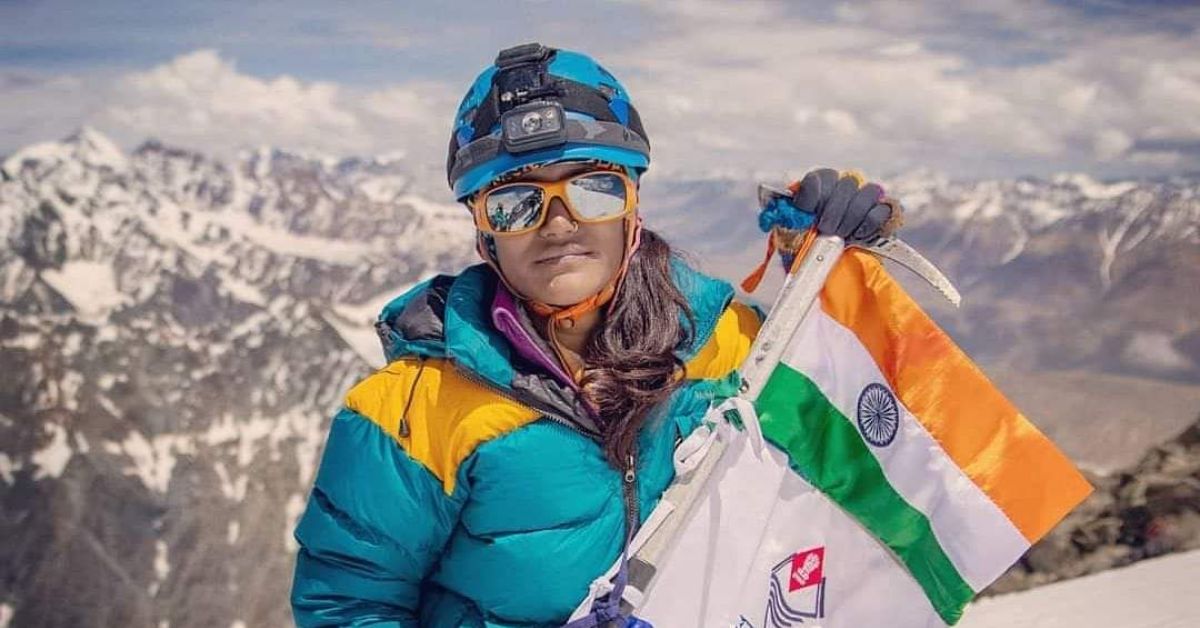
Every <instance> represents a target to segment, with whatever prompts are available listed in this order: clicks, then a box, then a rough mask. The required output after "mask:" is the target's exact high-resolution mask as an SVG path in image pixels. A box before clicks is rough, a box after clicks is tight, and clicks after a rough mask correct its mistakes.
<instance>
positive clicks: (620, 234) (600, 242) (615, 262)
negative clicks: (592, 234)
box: [595, 220, 625, 272]
mask: <svg viewBox="0 0 1200 628" xmlns="http://www.w3.org/2000/svg"><path fill="white" fill-rule="evenodd" d="M595 228H596V229H597V230H598V232H597V234H596V248H597V249H598V250H600V251H603V252H604V259H605V261H606V262H607V265H608V266H609V268H610V270H611V271H613V272H616V270H617V268H619V267H620V266H621V260H622V259H623V258H624V257H625V224H624V221H620V220H618V221H615V222H611V223H605V224H602V225H596V226H595Z"/></svg>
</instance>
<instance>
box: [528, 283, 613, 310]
mask: <svg viewBox="0 0 1200 628" xmlns="http://www.w3.org/2000/svg"><path fill="white" fill-rule="evenodd" d="M602 288H604V284H603V283H597V282H596V281H595V280H590V278H587V279H585V278H576V277H569V276H566V277H564V276H559V277H555V278H554V279H552V280H550V282H549V283H548V284H546V285H544V286H541V289H540V290H537V291H536V293H535V296H534V297H533V298H534V299H536V300H538V301H541V302H542V303H546V304H548V305H554V306H558V307H564V306H568V305H575V304H576V303H579V302H580V301H583V300H584V299H587V298H589V297H591V296H592V295H594V294H596V293H597V292H600V290H601V289H602Z"/></svg>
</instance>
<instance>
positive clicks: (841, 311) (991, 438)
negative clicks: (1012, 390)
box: [821, 249, 1092, 543]
mask: <svg viewBox="0 0 1200 628" xmlns="http://www.w3.org/2000/svg"><path fill="white" fill-rule="evenodd" d="M821 303H822V308H823V309H824V310H825V312H826V313H827V314H828V315H829V316H831V317H832V318H833V319H834V320H836V321H837V322H838V323H840V324H841V325H843V326H845V327H847V328H848V329H850V330H851V331H853V332H854V335H855V336H856V337H857V338H858V339H859V341H860V342H861V343H862V345H863V346H864V347H865V348H866V349H867V351H868V352H869V353H870V354H871V356H872V358H873V360H874V362H875V364H876V366H877V367H878V368H879V370H880V371H881V372H882V373H883V374H884V376H885V377H886V378H887V381H888V384H889V385H890V387H891V388H892V390H894V391H896V394H897V396H898V397H899V398H900V400H901V402H902V403H903V404H904V405H905V407H907V408H908V409H909V410H910V411H911V412H912V413H913V415H914V416H916V417H917V419H918V420H919V421H920V422H921V424H922V425H924V427H925V429H926V430H927V431H928V432H929V433H930V434H931V435H932V436H933V438H934V439H935V440H937V442H938V443H939V444H940V445H941V446H942V449H943V450H945V452H946V453H947V455H949V456H950V458H951V459H952V460H953V461H954V462H955V464H956V465H958V466H959V467H960V468H961V469H962V470H963V471H964V472H965V473H966V474H967V477H969V478H971V481H972V482H974V483H975V485H976V486H978V487H979V488H980V489H982V490H983V492H984V493H986V494H987V495H988V497H989V498H991V500H992V501H993V502H995V503H996V504H997V505H998V506H999V507H1000V508H1001V510H1003V511H1004V512H1005V514H1006V515H1008V518H1009V519H1010V520H1012V522H1013V524H1014V525H1015V526H1016V527H1017V529H1018V530H1020V531H1021V533H1022V534H1023V535H1024V536H1025V538H1026V539H1027V540H1028V541H1029V542H1030V543H1033V542H1036V541H1037V540H1038V539H1040V538H1041V537H1042V536H1044V535H1045V534H1046V532H1048V531H1049V530H1050V528H1051V527H1053V526H1054V525H1055V524H1056V523H1057V522H1058V521H1059V520H1061V519H1062V518H1063V517H1064V516H1065V515H1066V513H1067V512H1068V511H1070V510H1071V508H1073V507H1074V506H1075V505H1076V504H1078V503H1079V502H1080V501H1082V500H1083V498H1085V497H1087V495H1088V493H1090V492H1091V490H1092V488H1091V486H1090V485H1089V484H1088V483H1087V481H1086V480H1085V479H1084V478H1083V476H1082V475H1081V474H1080V473H1079V471H1078V470H1076V469H1075V466H1074V465H1073V464H1072V463H1071V461H1070V460H1068V459H1067V457H1066V456H1064V455H1063V454H1062V452H1060V451H1059V450H1058V448H1057V447H1055V446H1054V444H1053V443H1052V442H1050V440H1049V439H1047V438H1046V437H1045V436H1044V435H1043V434H1042V433H1041V432H1039V431H1038V429H1037V428H1036V427H1034V426H1033V425H1032V424H1031V423H1029V421H1027V420H1026V419H1025V417H1024V416H1023V415H1021V413H1020V412H1019V411H1017V409H1016V407H1014V406H1013V405H1012V403H1011V402H1009V401H1008V399H1007V398H1005V397H1004V395H1003V394H1002V393H1001V392H1000V391H999V390H998V389H997V388H996V387H995V386H993V385H992V383H991V382H989V381H988V379H987V376H985V375H984V374H983V372H982V371H981V370H980V369H979V367H977V366H976V365H975V364H974V363H973V362H972V361H971V360H970V358H968V357H967V356H966V354H965V353H963V351H962V350H961V349H959V348H958V346H957V345H955V344H954V341H953V340H951V339H950V337H949V336H948V335H946V333H945V332H944V331H942V330H941V329H940V328H939V327H938V326H937V325H936V324H935V323H934V322H933V321H932V320H931V319H930V318H929V317H928V316H927V315H926V314H925V313H924V312H923V311H922V310H921V309H920V307H919V306H917V304H916V303H915V302H914V301H913V300H912V298H911V297H909V296H908V294H907V293H905V292H904V290H903V289H902V288H900V286H899V285H898V284H896V282H895V280H893V279H892V278H891V277H890V276H889V275H888V274H887V272H886V271H885V270H884V269H883V267H882V265H881V264H880V262H879V260H877V259H875V257H874V256H872V255H870V254H868V253H864V252H861V251H855V250H853V249H848V250H847V251H846V253H845V254H844V255H843V256H842V259H841V260H840V261H839V262H838V264H837V265H836V266H835V267H834V269H833V271H832V272H831V273H830V275H829V278H828V279H827V280H826V282H825V289H824V290H823V291H822V293H821ZM880 312H886V316H881V315H880Z"/></svg>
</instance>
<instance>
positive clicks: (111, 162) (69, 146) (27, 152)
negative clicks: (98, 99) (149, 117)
mask: <svg viewBox="0 0 1200 628" xmlns="http://www.w3.org/2000/svg"><path fill="white" fill-rule="evenodd" d="M70 161H76V162H81V163H83V164H85V165H87V166H92V167H96V168H108V169H111V170H113V171H114V172H116V171H124V170H125V169H127V168H128V166H129V161H128V159H127V158H126V157H125V153H124V152H122V151H121V149H120V147H118V146H117V143H116V142H114V141H113V140H111V139H110V138H109V137H108V136H107V135H105V134H103V133H101V132H100V131H97V130H96V129H93V128H92V127H89V126H83V127H80V128H79V129H78V130H76V131H75V132H74V133H72V134H70V135H68V136H67V137H65V138H63V139H62V140H61V141H58V142H41V143H38V144H31V145H29V146H26V147H25V148H22V149H20V150H18V151H17V152H15V153H13V154H12V156H10V157H9V158H8V159H6V160H4V163H3V164H2V165H0V170H3V171H4V173H5V174H6V175H7V176H8V177H12V178H16V177H17V175H18V174H19V173H20V172H21V171H22V170H24V169H25V168H34V169H36V170H46V169H49V168H53V167H54V166H56V165H58V164H61V163H63V162H70Z"/></svg>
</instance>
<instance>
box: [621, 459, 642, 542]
mask: <svg viewBox="0 0 1200 628" xmlns="http://www.w3.org/2000/svg"><path fill="white" fill-rule="evenodd" d="M622 480H623V481H622V482H621V493H622V495H623V496H624V501H625V534H626V542H629V541H632V540H633V535H634V533H635V532H637V529H638V524H639V523H640V522H641V515H640V513H639V512H638V494H637V493H638V491H637V449H636V448H635V449H634V450H633V451H631V452H630V453H629V458H628V460H627V463H626V465H625V475H624V477H622Z"/></svg>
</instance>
